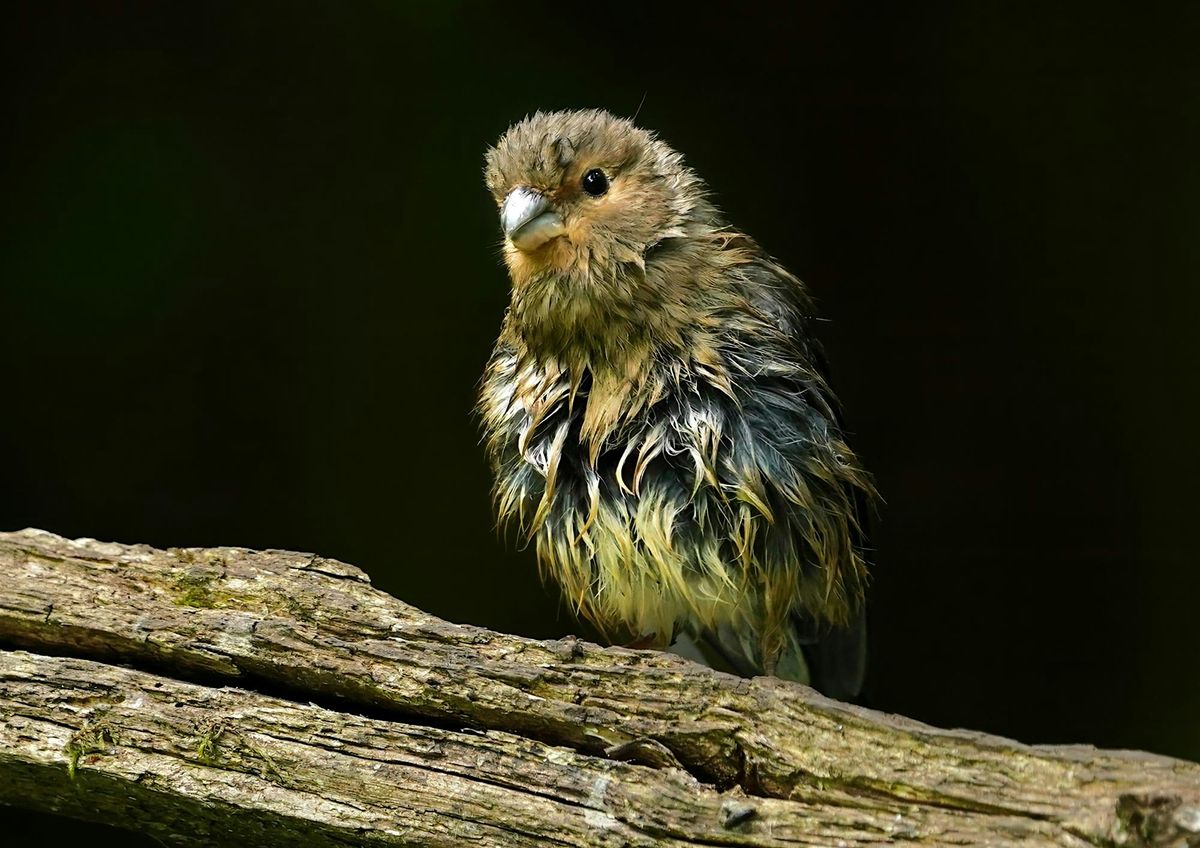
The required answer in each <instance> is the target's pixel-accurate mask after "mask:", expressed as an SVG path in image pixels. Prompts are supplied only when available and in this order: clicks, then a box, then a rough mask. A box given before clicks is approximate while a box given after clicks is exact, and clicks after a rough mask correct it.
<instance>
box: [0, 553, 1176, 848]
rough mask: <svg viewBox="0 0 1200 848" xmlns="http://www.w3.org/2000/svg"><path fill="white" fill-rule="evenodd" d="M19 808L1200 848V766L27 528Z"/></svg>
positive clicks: (205, 840)
mask: <svg viewBox="0 0 1200 848" xmlns="http://www.w3.org/2000/svg"><path fill="white" fill-rule="evenodd" d="M0 575H2V576H3V577H4V579H3V580H2V581H0V646H2V647H3V648H5V650H3V651H0V802H2V803H6V804H14V805H20V806H26V807H32V808H37V809H41V810H47V811H52V812H56V813H60V814H63V815H68V816H73V817H77V818H80V819H86V820H95V821H104V822H107V823H111V824H117V825H121V826H125V827H129V828H135V829H138V830H142V831H145V832H148V833H151V834H153V835H154V836H156V837H158V838H159V839H161V840H162V841H164V842H166V843H168V844H173V845H208V844H220V843H234V842H237V843H241V844H242V845H285V844H287V845H322V846H323V845H347V844H349V845H357V844H369V845H375V844H379V845H435V846H458V845H463V844H472V845H478V846H526V845H528V846H533V845H546V844H549V845H571V846H575V845H613V846H618V845H620V846H624V845H635V846H658V845H663V846H684V845H741V846H784V845H848V846H858V845H874V844H882V843H890V842H896V841H906V842H916V843H924V844H931V845H934V844H939V845H940V844H962V845H967V844H985V843H988V844H1006V843H1012V842H1017V841H1022V842H1027V843H1030V844H1044V845H1079V846H1082V845H1113V846H1117V845H1122V846H1123V845H1200V766H1198V765H1196V764H1192V763H1188V762H1183V761H1180V760H1173V759H1169V758H1166V757H1159V756H1155V755H1151V754H1144V753H1137V752H1126V751H1103V750H1097V749H1095V748H1092V747H1088V746H1029V745H1022V744H1020V743H1017V742H1013V741H1010V740H1007V739H1001V738H997V737H994V736H988V735H985V734H981V733H974V732H967V731H957V730H956V731H948V730H939V729H936V728H932V727H929V726H926V725H923V724H920V723H918V722H915V721H912V720H909V719H906V718H902V717H897V716H890V715H885V714H882V713H878V712H873V711H870V710H866V709H862V708H859V707H855V706H851V705H847V704H842V703H838V702H834V701H830V700H828V699H826V698H823V697H821V696H820V695H818V694H816V693H815V692H813V691H812V690H811V689H808V688H806V687H803V686H799V685H796V684H791V683H787V682H784V681H779V680H775V679H772V678H756V679H753V680H743V679H740V678H736V677H732V676H730V675H726V674H721V673H718V672H714V671H712V670H710V669H707V668H704V667H701V666H698V665H696V664H693V663H690V662H688V661H686V660H684V659H681V658H679V657H675V656H673V655H669V654H661V653H655V652H650V651H633V650H626V649H621V648H600V647H598V646H595V645H591V644H588V643H584V642H579V641H577V640H574V639H565V640H559V641H535V640H530V639H523V638H519V637H515V636H508V635H503V634H499V633H494V632H491V631H487V630H483V629H480V628H475V627H467V626H462V625H454V624H449V623H447V622H444V621H441V620H439V619H437V618H434V617H432V616H430V615H427V614H425V613H423V612H421V611H420V610H417V609H415V608H413V607H411V606H408V605H407V604H404V603H403V602H401V601H398V600H396V599H395V598H392V597H390V596H388V595H386V594H384V593H382V592H379V591H377V590H375V589H373V588H372V587H371V585H370V583H369V581H368V580H367V578H366V576H365V575H364V574H363V573H362V572H361V571H359V570H357V569H355V568H353V567H351V566H348V565H345V564H343V563H340V562H336V561H333V560H327V559H323V558H321V557H318V556H313V555H310V554H298V553H290V552H284V551H263V552H255V551H248V550H243V549H239V548H214V549H183V550H181V549H171V550H168V551H158V550H154V549H151V548H148V547H145V546H126V545H115V544H106V543H100V542H95V541H92V540H78V541H68V540H66V539H62V538H59V537H57V536H54V535H51V534H48V533H45V532H41V531H23V532H21V533H7V534H5V533H0Z"/></svg>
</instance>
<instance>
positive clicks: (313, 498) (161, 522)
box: [0, 0, 1200, 844]
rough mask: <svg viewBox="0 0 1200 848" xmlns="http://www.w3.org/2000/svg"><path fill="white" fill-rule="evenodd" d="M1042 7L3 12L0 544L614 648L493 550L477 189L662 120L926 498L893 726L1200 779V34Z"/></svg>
mask: <svg viewBox="0 0 1200 848" xmlns="http://www.w3.org/2000/svg"><path fill="white" fill-rule="evenodd" d="M1043 5H1044V8H1043V7H1039V6H1033V5H1031V6H1029V7H1027V8H1023V7H1020V6H1016V5H1013V4H995V5H987V6H980V5H972V4H953V5H948V6H947V7H944V8H940V9H935V8H933V7H925V8H924V9H923V10H922V11H908V12H903V13H901V12H897V11H885V10H883V9H882V8H881V7H879V6H876V5H866V4H863V5H859V4H833V3H820V4H798V5H797V6H796V7H794V8H790V9H787V10H782V9H777V10H761V11H756V10H750V9H748V10H741V9H739V10H737V11H735V10H734V9H733V7H732V6H731V5H729V4H725V5H724V6H723V7H721V8H722V9H723V11H720V10H718V9H713V10H711V11H710V10H706V9H705V8H704V7H701V6H696V5H693V4H687V5H680V6H667V5H659V4H649V5H648V6H647V7H646V9H644V10H641V11H631V10H617V9H610V8H601V7H598V6H592V7H590V8H584V7H576V6H574V5H572V4H568V3H565V2H561V0H560V2H558V3H540V2H534V0H522V2H519V3H515V2H505V3H497V4H479V3H471V2H456V3H435V2H424V3H414V4H404V3H399V2H382V0H377V1H376V2H340V3H332V2H330V3H311V2H310V3H290V2H289V3H264V2H255V3H238V4H216V3H203V4H201V3H164V4H151V3H118V2H115V0H114V2H106V3H79V4H74V5H63V4H53V3H28V4H25V6H26V8H25V9H24V10H23V11H22V10H20V7H19V6H18V7H16V8H17V10H16V11H14V10H13V7H9V10H8V11H6V12H5V13H4V20H3V22H2V24H0V29H2V31H3V35H2V36H0V38H2V39H3V43H2V45H0V46H2V48H3V49H2V51H0V57H2V58H0V62H2V63H3V88H2V90H3V112H2V114H3V136H2V137H3V144H4V146H5V154H6V155H5V156H4V159H3V165H2V167H3V183H2V186H3V190H2V192H0V198H2V199H0V216H2V217H0V378H2V379H0V387H2V388H0V391H2V392H3V394H2V395H0V397H2V398H3V414H2V415H0V449H2V450H3V489H2V491H0V527H3V528H5V529H15V528H19V527H23V526H26V525H34V526H39V527H43V528H46V529H49V530H53V531H55V532H58V533H62V534H65V535H68V536H94V537H98V538H101V539H112V540H119V541H126V542H149V543H152V544H155V545H160V546H167V545H216V544H237V545H247V546H252V547H284V548H292V549H300V550H312V551H319V552H320V553H322V554H324V555H327V556H332V557H338V558H341V559H344V560H348V561H350V562H353V563H355V564H357V565H360V566H362V567H363V568H365V569H366V570H367V571H368V572H370V574H371V575H372V577H373V579H374V580H375V582H376V584H377V585H378V586H380V587H381V588H383V589H386V590H387V591H389V592H392V593H394V594H396V595H398V596H400V597H402V598H404V599H406V600H408V601H411V602H413V603H415V604H417V605H419V606H421V607H423V608H425V609H427V610H429V611H431V612H434V613H437V614H439V615H441V616H444V617H447V618H449V619H452V620H454V621H464V622H471V623H475V624H481V625H487V626H489V627H495V628H500V629H503V630H508V631H513V632H517V633H523V634H528V635H532V636H545V637H550V636H559V635H561V634H563V633H564V632H567V631H571V630H573V629H575V628H576V625H575V624H574V623H573V622H572V621H571V620H570V618H569V617H568V616H567V615H565V614H563V613H562V612H560V610H559V609H558V605H557V602H556V600H555V599H554V598H553V596H552V595H550V594H549V593H547V592H546V591H544V590H543V589H542V588H541V587H540V586H539V585H538V582H537V579H536V576H535V571H534V566H533V562H532V558H531V555H530V553H529V552H524V553H521V552H513V551H510V550H506V549H505V548H504V547H503V546H502V545H501V544H500V543H499V542H498V540H497V538H496V536H495V534H494V533H493V531H492V525H491V518H490V515H489V509H488V492H487V490H488V478H487V474H486V469H485V467H484V463H483V460H482V454H481V450H480V449H479V447H478V445H477V432H476V429H475V424H474V422H473V420H472V418H471V406H472V402H473V394H474V387H475V383H476V380H477V378H478V376H479V373H480V371H481V368H482V366H483V363H484V361H485V359H486V357H487V354H488V350H489V347H490V345H491V342H492V340H493V338H494V336H495V332H496V329H497V326H498V323H499V321H500V317H501V314H502V311H503V309H504V305H505V302H506V298H507V290H506V277H505V273H504V270H503V268H502V266H501V264H500V261H499V259H498V249H497V244H498V239H499V232H498V226H497V221H496V214H495V209H494V207H493V205H492V202H491V200H490V198H489V197H488V195H487V194H486V193H485V192H484V190H483V187H482V184H481V178H480V170H481V164H482V154H483V150H484V147H485V146H486V145H487V144H489V143H490V142H492V141H494V140H495V139H496V138H497V137H498V135H499V134H500V133H501V132H502V131H503V130H504V129H505V127H506V126H507V125H508V124H509V123H510V122H511V121H513V120H515V119H517V118H520V117H521V116H523V115H524V114H526V113H527V112H530V111H532V110H535V109H538V108H560V107H578V106H602V107H606V108H608V109H611V110H613V111H616V112H619V113H623V114H630V113H632V112H633V111H634V109H635V108H637V106H638V103H639V102H640V101H641V100H642V99H643V96H644V97H645V103H644V105H643V106H642V109H641V115H640V118H639V122H640V123H641V124H643V125H644V126H647V127H650V128H653V129H656V130H658V131H660V133H661V134H662V136H663V137H664V138H665V139H667V140H668V141H669V142H670V143H671V144H672V145H674V146H675V147H677V148H678V149H679V150H681V151H682V152H684V154H685V155H686V156H687V158H688V160H689V161H690V163H691V164H692V165H693V166H694V167H695V168H696V169H697V170H698V171H699V172H700V174H701V175H703V176H704V177H705V179H706V180H707V181H708V182H709V183H710V185H711V186H712V188H713V190H714V191H715V193H716V196H717V199H718V201H719V202H720V204H721V205H722V206H723V208H724V209H725V210H726V211H727V212H728V214H729V217H730V218H731V219H732V220H733V221H734V222H735V223H736V224H738V225H739V226H741V227H743V228H744V229H746V230H747V231H748V232H750V233H751V234H753V235H754V236H755V237H756V238H757V239H758V240H759V241H760V242H761V243H762V244H763V245H765V246H766V247H767V249H768V250H770V251H772V252H773V253H775V254H776V255H777V256H779V257H780V258H781V259H782V260H783V261H784V263H785V264H786V265H787V266H788V267H789V268H791V269H792V270H793V271H795V272H796V273H797V274H799V275H800V276H801V277H802V278H804V279H805V280H806V281H807V282H808V284H809V285H810V286H811V288H812V290H813V291H814V292H815V293H816V295H817V297H818V298H819V301H820V303H821V306H822V310H823V313H824V315H825V316H826V317H827V318H828V319H829V321H828V323H825V324H823V325H822V326H821V328H820V331H821V336H822V338H823V339H824V341H825V343H826V345H827V347H828V348H829V352H830V356H831V359H832V361H833V365H834V372H835V373H834V380H835V385H836V387H837V388H838V389H839V391H840V393H841V395H842V397H843V400H844V401H845V404H846V406H847V408H848V411H849V416H850V419H851V422H852V426H853V429H854V431H855V432H854V437H853V441H854V443H855V445H856V446H857V447H858V448H859V450H860V452H861V453H862V455H863V456H864V458H865V460H866V462H867V463H868V465H869V467H870V468H871V469H872V470H873V471H874V472H875V474H876V475H877V477H878V482H879V488H880V489H881V490H882V492H883V493H884V496H885V497H886V499H887V505H886V508H885V510H884V513H883V523H882V527H881V530H880V532H879V534H878V537H877V540H876V543H877V548H878V550H877V556H876V559H877V560H878V565H877V569H876V579H875V583H874V587H873V595H872V603H873V606H872V641H873V645H872V651H873V664H872V669H871V679H870V698H871V703H872V704H873V705H875V706H877V707H880V708H883V709H887V710H894V711H898V712H902V713H906V714H909V715H912V716H915V717H917V718H920V719H923V720H926V721H930V722H933V723H936V724H940V725H961V726H969V727H973V728H980V729H985V730H989V731H994V732H997V733H1002V734H1007V735H1012V736H1016V737H1019V738H1021V739H1023V740H1027V741H1033V742H1060V741H1080V742H1092V743H1096V744H1100V745H1105V746H1126V747H1137V748H1148V749H1151V750H1154V751H1159V752H1163V753H1169V754H1174V755H1178V756H1184V757H1190V758H1200V720H1198V719H1197V716H1200V658H1198V649H1200V627H1197V622H1196V618H1197V616H1196V609H1197V599H1198V598H1200V570H1198V569H1197V563H1196V556H1195V543H1194V536H1195V527H1196V507H1197V500H1198V498H1197V491H1198V481H1197V475H1198V473H1200V446H1198V443H1197V439H1198V436H1200V415H1198V414H1197V405H1196V403H1195V401H1196V396H1197V364H1198V361H1200V356H1198V353H1200V342H1198V341H1197V338H1196V333H1195V325H1196V319H1197V316H1198V315H1200V309H1198V307H1200V294H1198V287H1200V242H1198V236H1200V155H1198V151H1200V118H1198V116H1200V108H1198V103H1200V60H1198V59H1197V51H1196V50H1195V44H1196V43H1198V41H1200V39H1198V38H1197V36H1198V34H1200V33H1198V27H1197V23H1200V21H1198V19H1197V14H1196V13H1195V12H1194V11H1191V10H1186V11H1185V9H1186V6H1185V5H1184V4H1179V10H1177V11H1174V12H1164V13H1154V14H1150V13H1145V12H1143V13H1140V15H1139V16H1138V17H1125V16H1124V14H1125V13H1123V12H1121V11H1117V10H1116V4H1112V6H1111V7H1109V6H1106V5H1105V4H1103V3H1101V4H1097V3H1086V4H1085V3H1077V4H1073V8H1068V7H1067V6H1063V5H1062V4H1043ZM1051 6H1053V9H1051V8H1050V7H1051ZM1193 8H1194V7H1193ZM1035 10H1036V11H1035ZM9 815H10V816H14V817H15V818H14V820H16V821H21V820H27V821H32V819H31V818H29V817H28V816H26V814H24V813H10V814H9ZM41 824H42V825H44V826H45V827H48V828H49V830H48V831H46V832H47V833H50V834H53V833H56V832H59V831H60V830H61V832H62V833H68V832H82V826H78V825H73V824H61V825H60V824H57V823H54V822H53V821H49V820H46V821H43V822H41ZM88 833H90V834H91V835H92V836H91V838H95V834H96V831H95V830H94V829H90V828H89V829H88ZM130 844H133V843H132V842H131V843H130Z"/></svg>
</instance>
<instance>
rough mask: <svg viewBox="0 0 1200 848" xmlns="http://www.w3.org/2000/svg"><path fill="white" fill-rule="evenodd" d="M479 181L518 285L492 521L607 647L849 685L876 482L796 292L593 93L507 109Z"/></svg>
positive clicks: (664, 149)
mask: <svg viewBox="0 0 1200 848" xmlns="http://www.w3.org/2000/svg"><path fill="white" fill-rule="evenodd" d="M755 178H756V179H761V177H759V176H757V175H756V177H755ZM484 181H485V183H486V186H487V189H488V191H489V192H490V193H491V195H492V197H493V199H494V200H495V202H496V204H497V208H498V212H499V217H500V225H501V229H502V232H503V238H502V240H501V243H500V251H501V253H502V256H503V261H504V264H505V266H506V267H507V270H508V274H509V278H510V283H511V291H510V300H509V304H508V307H507V309H506V311H505V313H504V317H503V320H502V324H501V328H500V333H499V337H498V339H497V341H496V344H495V346H494V349H493V351H492V353H491V355H490V358H489V360H488V363H487V365H486V367H485V370H484V374H483V377H482V379H481V381H480V384H479V400H478V406H477V411H478V414H479V418H480V420H481V428H482V431H483V439H482V442H483V444H484V447H485V452H486V456H487V460H488V462H489V464H490V466H491V470H492V474H493V477H494V488H493V500H494V508H495V512H496V515H497V521H498V524H499V526H501V527H504V528H509V529H511V530H512V531H514V532H515V534H516V536H517V537H518V539H519V541H520V542H521V543H522V544H526V545H532V546H533V547H534V549H535V551H536V559H537V563H538V569H539V571H540V573H541V576H542V578H543V579H545V580H547V581H549V582H551V583H553V584H557V586H558V587H559V589H560V591H561V593H562V597H563V599H564V600H565V602H566V604H567V605H568V606H569V607H570V608H571V610H572V611H573V612H574V613H575V614H576V615H578V616H579V617H581V618H582V619H584V620H586V621H587V622H590V623H591V624H592V625H593V626H594V627H595V628H596V630H597V631H598V632H599V633H600V634H601V635H602V637H604V638H605V639H608V640H609V641H613V642H621V641H622V640H624V641H623V644H626V645H630V646H634V647H641V648H667V647H669V646H670V645H671V644H672V643H673V642H675V641H676V640H677V639H678V640H684V641H687V642H690V643H691V644H692V645H694V646H696V647H698V648H699V649H700V653H701V654H702V656H703V657H705V658H707V659H708V660H710V661H711V662H710V664H713V665H716V666H717V667H719V668H722V669H724V670H727V671H732V672H734V673H737V674H741V675H743V676H748V677H749V676H756V675H763V674H765V675H774V676H777V677H783V678H788V679H792V680H798V681H800V682H802V683H808V684H810V685H813V686H815V688H817V689H818V690H820V691H822V692H823V693H825V694H826V695H828V696H830V697H835V698H842V699H852V698H854V697H856V696H858V694H859V693H860V691H861V689H862V683H863V676H864V671H865V662H866V639H865V623H864V622H865V613H864V598H865V592H866V587H867V584H868V580H869V572H870V568H869V565H868V556H867V546H866V524H867V523H868V516H869V515H870V514H873V513H874V504H875V502H876V500H877V498H878V495H877V492H876V489H875V485H874V482H873V479H872V477H871V476H870V474H869V473H868V472H867V471H866V470H865V469H864V467H863V465H862V463H861V462H860V460H859V459H858V457H857V456H856V454H855V453H854V451H853V450H852V449H851V448H850V446H849V444H848V443H847V440H846V433H845V429H844V426H843V424H842V413H841V411H840V407H839V404H838V402H837V399H836V397H835V396H834V394H833V392H832V390H831V388H830V385H829V380H828V377H827V365H826V361H825V355H824V353H823V351H822V348H821V346H820V344H819V342H818V340H817V339H816V338H815V337H814V335H813V333H812V326H813V322H814V321H815V320H816V317H815V306H814V302H813V299H812V297H811V296H810V294H809V292H808V290H807V288H806V287H805V286H804V284H802V283H801V282H800V280H799V279H798V278H797V277H796V276H794V275H793V274H791V273H790V272H788V271H787V270H786V269H785V268H784V267H783V266H782V265H781V264H780V263H779V262H778V261H777V260H776V259H774V258H773V257H772V256H771V255H769V254H768V253H766V252H765V251H764V250H763V249H762V248H760V247H759V245H758V244H757V242H755V241H754V240H753V239H752V238H751V237H750V236H749V235H747V234H745V233H743V232H741V231H740V230H738V229H736V228H734V227H733V226H731V225H730V224H729V223H728V222H727V221H726V219H725V217H724V216H723V214H722V213H721V212H720V211H719V210H718V208H717V207H716V205H715V204H714V202H713V201H712V200H711V195H710V192H709V190H708V188H707V186H706V184H705V183H704V181H703V180H702V179H701V178H700V177H699V176H698V175H697V173H696V172H695V171H694V170H693V169H692V168H690V167H689V166H688V165H687V164H686V163H685V162H684V159H683V157H682V156H681V155H680V154H679V153H677V152H676V151H675V150H673V149H672V148H671V147H670V146H668V144H667V143H666V142H664V141H662V140H661V139H660V138H659V137H658V136H657V135H656V134H655V133H653V132H651V131H649V130H645V129H642V128H640V127H638V126H635V125H634V123H632V121H630V120H628V119H625V118H623V117H619V116H616V115H614V114H611V113H610V112H607V111H604V110H600V109H585V110H573V111H547V112H541V111H539V112H536V113H534V114H532V115H529V116H527V117H525V118H524V119H522V120H520V121H518V122H516V123H514V124H513V125H512V126H510V127H509V128H508V129H507V131H506V132H504V133H503V135H502V136H501V137H500V139H499V140H498V142H496V144H495V145H494V146H491V147H489V148H488V149H487V151H486V155H485V165H484Z"/></svg>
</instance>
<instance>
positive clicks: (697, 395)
mask: <svg viewBox="0 0 1200 848" xmlns="http://www.w3.org/2000/svg"><path fill="white" fill-rule="evenodd" d="M483 413H484V419H485V427H486V429H487V433H488V443H489V452H490V454H491V457H492V462H493V467H494V469H495V473H496V492H495V494H496V504H497V509H498V511H499V513H500V517H501V519H502V520H509V521H512V522H513V523H515V524H516V525H517V526H518V527H520V529H521V532H522V533H523V534H525V535H526V536H528V537H529V538H530V539H531V540H532V541H533V542H534V543H535V545H536V549H537V553H538V561H539V563H540V565H541V568H542V569H543V571H544V573H545V574H546V576H548V577H550V578H552V579H553V580H554V581H555V582H556V583H558V584H559V585H560V586H561V587H562V589H563V592H564V593H565V595H566V597H567V598H568V600H569V601H570V602H571V603H573V604H574V605H575V607H576V608H577V609H578V610H579V611H580V612H581V613H583V614H584V615H585V616H586V617H588V618H589V619H591V620H592V621H593V622H594V623H596V624H598V625H599V626H601V627H602V628H605V629H607V630H609V631H612V632H614V633H615V632H618V631H621V630H624V631H626V632H628V633H631V634H632V635H634V636H642V635H648V634H657V635H658V636H659V637H660V638H661V639H664V640H665V639H669V638H670V635H671V633H672V632H673V630H674V629H675V628H676V627H677V626H678V625H679V624H680V623H685V622H686V623H695V624H698V625H701V626H708V627H711V626H715V625H719V624H721V623H724V622H731V621H735V620H736V619H737V618H738V617H739V616H746V615H751V614H753V609H754V607H755V604H756V600H755V598H756V595H757V588H756V586H755V580H754V579H753V574H752V572H753V569H752V568H747V567H746V566H747V564H748V562H749V558H750V557H751V556H752V553H751V552H752V550H753V549H754V546H755V539H754V536H755V534H756V532H757V530H758V529H759V524H760V523H761V516H760V515H759V513H758V511H757V510H756V509H755V508H754V507H753V505H752V500H753V496H752V494H751V496H750V498H749V499H747V498H745V497H743V496H744V495H747V494H748V493H749V489H747V488H746V483H745V481H741V480H739V479H738V472H737V462H736V456H734V455H733V449H732V447H731V445H732V442H731V439H730V436H731V434H732V431H735V430H736V431H737V432H739V433H740V434H741V435H742V436H743V438H744V437H746V435H747V434H748V433H750V432H751V431H750V430H749V429H748V427H747V426H746V422H745V421H744V420H741V419H739V417H738V413H737V405H736V404H735V403H734V402H733V400H732V399H731V398H729V397H727V396H726V395H724V394H723V393H722V391H721V390H720V389H718V388H717V387H715V386H713V385H711V384H710V383H708V382H707V381H706V380H705V379H703V377H702V376H700V375H698V374H696V373H694V372H693V371H692V370H690V369H687V368H683V367H678V368H674V369H668V370H667V371H666V372H665V373H658V374H653V375H649V376H646V375H643V376H642V377H641V379H639V380H637V381H629V380H623V379H605V378H603V377H600V378H598V377H596V376H595V375H592V374H587V375H584V376H583V377H582V379H580V378H577V377H572V375H570V374H568V373H565V372H562V371H560V370H559V369H557V368H555V367H549V368H547V367H546V366H544V365H541V364H539V363H536V362H525V363H521V364H519V363H518V362H517V361H516V359H515V358H514V357H508V356H505V355H503V354H498V355H497V357H496V358H495V359H494V360H493V362H492V364H491V366H490V367H489V372H488V375H487V377H486V379H485V382H484V387H483Z"/></svg>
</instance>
